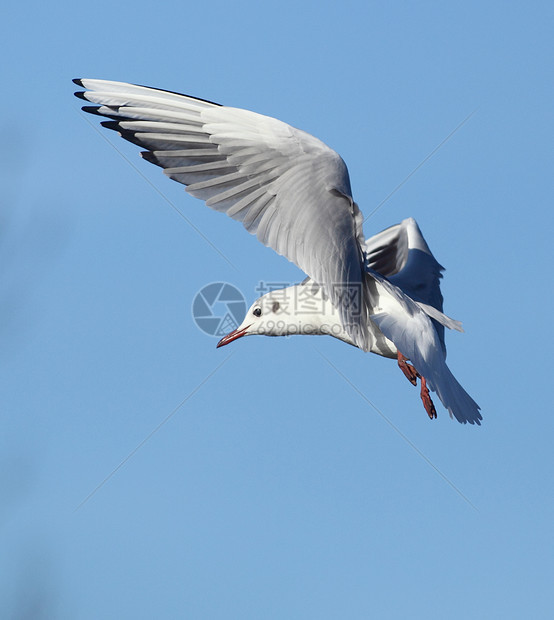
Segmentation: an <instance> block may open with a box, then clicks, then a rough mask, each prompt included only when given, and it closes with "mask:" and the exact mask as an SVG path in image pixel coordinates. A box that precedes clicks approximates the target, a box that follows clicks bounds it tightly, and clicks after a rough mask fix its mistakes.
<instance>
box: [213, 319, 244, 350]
mask: <svg viewBox="0 0 554 620" xmlns="http://www.w3.org/2000/svg"><path fill="white" fill-rule="evenodd" d="M249 327H250V325H247V326H246V327H243V328H242V329H234V330H233V331H232V332H229V333H228V334H227V335H226V336H223V338H222V339H221V340H220V341H219V342H218V343H217V346H216V348H217V349H219V347H224V346H225V345H226V344H229V343H230V342H233V340H236V339H237V338H241V337H242V336H246V330H247V329H248V328H249Z"/></svg>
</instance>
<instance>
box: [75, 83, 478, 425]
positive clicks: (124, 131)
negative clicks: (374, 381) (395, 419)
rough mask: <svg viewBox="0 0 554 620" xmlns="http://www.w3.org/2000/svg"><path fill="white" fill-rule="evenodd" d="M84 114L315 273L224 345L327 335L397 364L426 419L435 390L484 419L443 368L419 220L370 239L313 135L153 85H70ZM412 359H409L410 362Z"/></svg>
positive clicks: (445, 321) (334, 164)
mask: <svg viewBox="0 0 554 620" xmlns="http://www.w3.org/2000/svg"><path fill="white" fill-rule="evenodd" d="M73 81H74V82H75V83H76V84H78V85H79V86H80V87H82V88H84V89H85V90H84V91H79V92H76V93H75V95H76V96H77V97H79V98H81V99H84V100H85V101H87V102H89V103H92V104H94V105H92V106H90V105H87V106H84V107H83V110H84V111H85V112H89V113H92V114H97V115H100V116H103V117H106V118H108V119H110V120H107V121H104V122H102V123H101V124H102V125H103V126H104V127H107V128H108V129H113V130H115V131H117V132H118V133H119V134H120V135H121V136H122V137H123V138H124V139H126V140H128V141H130V142H133V143H134V144H137V145H139V146H140V147H141V148H143V149H145V150H144V151H142V152H141V155H142V157H143V158H144V159H146V160H147V161H149V162H151V163H153V164H156V165H157V166H160V167H162V168H163V169H164V173H165V174H166V175H167V176H169V178H171V179H173V180H175V181H178V182H179V183H183V184H184V185H186V186H187V188H186V189H187V192H188V193H190V194H191V195H193V196H195V197H197V198H201V199H202V200H204V201H205V203H206V205H207V206H209V207H211V208H212V209H215V210H217V211H221V212H223V213H226V214H227V215H228V216H230V217H232V218H233V219H235V220H238V221H239V222H242V224H243V226H244V227H245V228H246V230H248V232H250V233H251V234H255V235H256V236H257V238H258V239H259V240H260V241H261V242H262V243H263V244H265V245H267V246H269V247H271V248H273V249H274V250H275V251H276V252H277V253H278V254H281V255H283V256H285V257H286V258H287V259H289V260H290V261H292V262H293V263H294V264H296V265H297V266H298V267H299V268H300V269H302V271H304V272H305V273H306V275H307V278H306V279H305V280H304V281H303V282H302V283H300V284H297V285H295V286H292V287H288V288H286V289H281V290H280V291H271V292H269V293H266V294H265V295H263V296H262V297H260V298H259V299H258V300H257V301H255V302H254V304H253V305H252V306H251V307H250V309H249V310H248V312H247V314H246V317H245V319H244V321H243V323H242V324H241V325H240V326H239V327H238V328H237V329H235V330H233V331H232V332H231V333H230V334H228V335H227V336H225V337H224V338H222V339H221V340H220V342H219V343H218V346H224V345H226V344H229V343H230V342H232V341H234V340H236V339H238V338H240V337H243V336H248V335H257V334H263V335H268V336H284V335H290V334H310V335H312V334H327V335H331V336H334V337H336V338H339V339H340V340H343V341H344V342H347V343H348V344H351V345H354V346H356V347H358V348H360V349H362V350H363V351H366V352H368V351H370V352H372V353H376V354H378V355H382V356H384V357H390V358H394V359H397V361H398V365H399V366H400V368H401V370H402V372H403V373H404V374H405V375H406V377H407V378H408V379H409V381H410V382H411V383H413V384H414V385H416V384H417V380H418V379H419V380H420V382H421V389H420V395H421V399H422V401H423V405H424V407H425V410H426V411H427V414H428V416H429V417H430V418H436V416H437V413H436V410H435V407H434V404H433V402H432V400H431V396H430V393H429V390H431V391H434V392H436V393H437V395H438V397H439V398H440V400H441V402H442V404H443V405H444V407H445V408H446V409H447V410H448V412H449V413H450V416H451V417H455V418H456V419H457V420H458V421H459V422H461V423H464V424H465V423H470V424H480V423H481V420H482V417H481V414H480V407H479V406H478V405H477V403H476V402H475V401H474V400H473V399H472V398H471V396H469V394H468V393H467V392H466V391H465V390H464V389H463V388H462V386H461V385H460V384H459V383H458V381H457V380H456V379H455V377H454V376H453V374H452V373H451V372H450V369H449V368H448V366H447V364H446V347H445V343H444V327H448V328H450V329H456V330H458V331H462V330H461V324H460V323H459V322H458V321H455V320H453V319H451V318H449V317H447V316H446V315H445V314H444V313H443V312H442V309H443V298H442V294H441V291H440V278H441V277H442V274H441V272H442V271H443V268H442V267H441V266H440V265H439V263H438V262H437V261H436V260H435V258H434V257H433V254H432V253H431V251H430V249H429V247H428V245H427V243H426V242H425V239H424V238H423V235H422V234H421V231H420V229H419V227H418V225H417V223H416V222H415V220H414V219H412V218H408V219H406V220H404V221H403V222H401V223H400V224H397V225H396V226H392V227H391V228H388V229H386V230H384V231H383V232H381V233H379V234H378V235H375V236H374V237H371V238H370V239H369V240H367V241H366V239H365V237H364V233H363V216H362V213H361V211H360V209H359V208H358V205H357V204H356V203H355V202H354V199H353V197H352V191H351V188H350V178H349V175H348V170H347V168H346V164H345V163H344V161H343V160H342V158H341V157H340V156H339V155H338V154H337V153H336V152H335V151H333V150H332V149H331V148H329V147H328V146H327V145H325V144H324V143H323V142H321V141H320V140H318V139H317V138H315V137H313V136H311V135H310V134H308V133H306V132H304V131H301V130H300V129H296V128H294V127H291V126H290V125H287V124H286V123H283V122H282V121H279V120H277V119H274V118H270V117H267V116H263V115H261V114H257V113H255V112H250V111H248V110H243V109H238V108H232V107H227V106H222V105H219V104H216V103H212V102H210V101H206V100H204V99H197V98H194V97H190V96H187V95H182V94H179V93H174V92H170V91H165V90H158V89H154V88H149V87H145V86H137V85H134V84H127V83H123V82H112V81H107V80H96V79H76V80H73ZM409 362H411V363H409Z"/></svg>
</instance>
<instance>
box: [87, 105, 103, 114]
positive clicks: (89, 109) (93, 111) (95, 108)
mask: <svg viewBox="0 0 554 620" xmlns="http://www.w3.org/2000/svg"><path fill="white" fill-rule="evenodd" d="M99 109H100V106H98V105H84V106H83V107H82V108H81V110H83V112H88V113H89V114H96V115H97V116H104V115H103V114H100V113H99V112H98V110H99Z"/></svg>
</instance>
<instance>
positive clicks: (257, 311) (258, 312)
mask: <svg viewBox="0 0 554 620" xmlns="http://www.w3.org/2000/svg"><path fill="white" fill-rule="evenodd" d="M252 314H253V315H254V316H262V309H261V308H254V310H252Z"/></svg>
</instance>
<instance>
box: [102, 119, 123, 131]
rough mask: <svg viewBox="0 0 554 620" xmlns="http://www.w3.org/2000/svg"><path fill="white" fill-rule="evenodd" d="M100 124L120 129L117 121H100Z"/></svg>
mask: <svg viewBox="0 0 554 620" xmlns="http://www.w3.org/2000/svg"><path fill="white" fill-rule="evenodd" d="M100 124H101V125H102V127H105V128H106V129H115V130H116V131H119V130H120V129H119V123H118V122H117V121H102V122H101V123H100Z"/></svg>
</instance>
